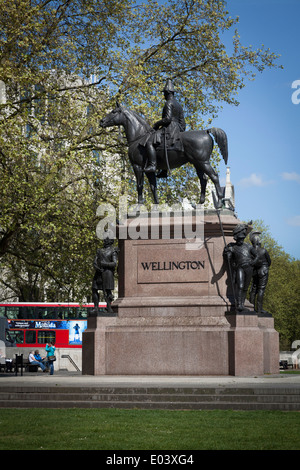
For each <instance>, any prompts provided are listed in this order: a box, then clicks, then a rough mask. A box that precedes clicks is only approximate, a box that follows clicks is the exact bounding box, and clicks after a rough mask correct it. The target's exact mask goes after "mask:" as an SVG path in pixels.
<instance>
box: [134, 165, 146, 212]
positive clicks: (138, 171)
mask: <svg viewBox="0 0 300 470" xmlns="http://www.w3.org/2000/svg"><path fill="white" fill-rule="evenodd" d="M133 171H134V174H135V178H136V189H137V193H138V204H144V198H143V189H144V172H143V169H142V167H141V166H139V165H133Z"/></svg>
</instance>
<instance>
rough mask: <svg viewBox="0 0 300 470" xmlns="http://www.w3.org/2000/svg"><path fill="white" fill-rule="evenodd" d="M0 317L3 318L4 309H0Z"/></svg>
mask: <svg viewBox="0 0 300 470" xmlns="http://www.w3.org/2000/svg"><path fill="white" fill-rule="evenodd" d="M0 317H5V307H0Z"/></svg>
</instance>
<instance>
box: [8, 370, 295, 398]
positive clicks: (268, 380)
mask: <svg viewBox="0 0 300 470" xmlns="http://www.w3.org/2000/svg"><path fill="white" fill-rule="evenodd" d="M52 385H56V386H61V387H78V386H80V387H116V386H117V387H151V386H152V387H153V386H154V387H187V388H188V387H259V388H261V387H267V388H268V387H272V388H278V387H280V388H284V387H288V388H291V387H292V388H293V387H295V388H299V393H300V374H297V375H296V374H278V375H264V376H262V377H233V376H120V375H117V376H92V375H81V372H66V371H56V372H55V373H54V375H52V376H50V375H49V374H47V373H43V372H42V371H40V372H38V373H28V372H23V376H21V374H20V372H19V373H18V375H17V376H15V374H14V373H5V374H4V373H2V374H0V387H1V386H15V387H20V386H26V387H27V386H32V387H36V386H45V387H47V386H52Z"/></svg>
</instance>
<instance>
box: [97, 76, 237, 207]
mask: <svg viewBox="0 0 300 470" xmlns="http://www.w3.org/2000/svg"><path fill="white" fill-rule="evenodd" d="M163 93H164V97H165V100H166V103H165V106H164V108H163V112H162V118H161V120H159V121H158V122H156V123H155V124H154V126H153V128H152V127H151V126H150V125H149V124H148V123H147V121H146V120H145V119H144V118H143V117H142V116H140V115H138V114H137V113H136V112H135V111H131V110H129V109H127V108H125V107H123V106H120V105H119V104H118V103H117V106H116V108H115V109H114V110H113V111H112V112H111V113H109V114H108V115H107V116H106V117H105V118H104V119H102V120H101V121H100V126H101V127H103V128H105V127H110V126H123V128H124V130H125V134H126V138H127V143H128V156H129V159H130V162H131V165H132V167H133V170H134V173H135V177H136V183H137V193H138V204H143V202H144V199H143V187H144V174H146V176H147V178H148V181H149V184H150V188H151V191H152V195H153V199H154V203H155V204H159V201H158V197H157V185H156V180H157V178H163V177H167V176H168V175H169V174H170V170H171V169H173V168H178V167H181V166H182V165H185V164H186V163H191V164H192V165H193V166H194V167H195V169H196V172H197V175H198V177H199V180H200V185H201V195H200V204H203V203H204V201H205V190H206V185H207V177H209V178H210V179H211V180H212V182H213V183H214V185H215V189H216V195H217V199H218V206H219V207H221V206H222V199H223V197H224V196H223V192H222V189H221V186H220V182H219V177H218V174H217V172H216V171H215V170H214V168H213V167H212V166H211V164H210V162H209V160H210V156H211V154H212V151H213V147H214V139H215V141H216V143H217V144H218V146H219V149H220V151H221V155H222V157H223V159H224V162H225V164H227V160H228V145H227V136H226V133H225V132H224V131H223V130H222V129H219V128H215V127H213V128H211V129H207V130H202V131H199V130H197V131H186V130H185V129H186V125H185V119H184V113H183V109H182V107H181V105H180V104H179V102H178V101H177V100H176V99H175V96H174V86H173V83H172V81H171V80H170V79H168V80H167V82H166V86H165V88H164V90H163ZM212 136H213V137H212ZM213 138H214V139H213ZM157 170H159V172H158V173H157Z"/></svg>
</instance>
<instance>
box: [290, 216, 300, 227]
mask: <svg viewBox="0 0 300 470" xmlns="http://www.w3.org/2000/svg"><path fill="white" fill-rule="evenodd" d="M287 223H288V225H291V226H292V227H300V215H294V217H290V218H289V219H287Z"/></svg>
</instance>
